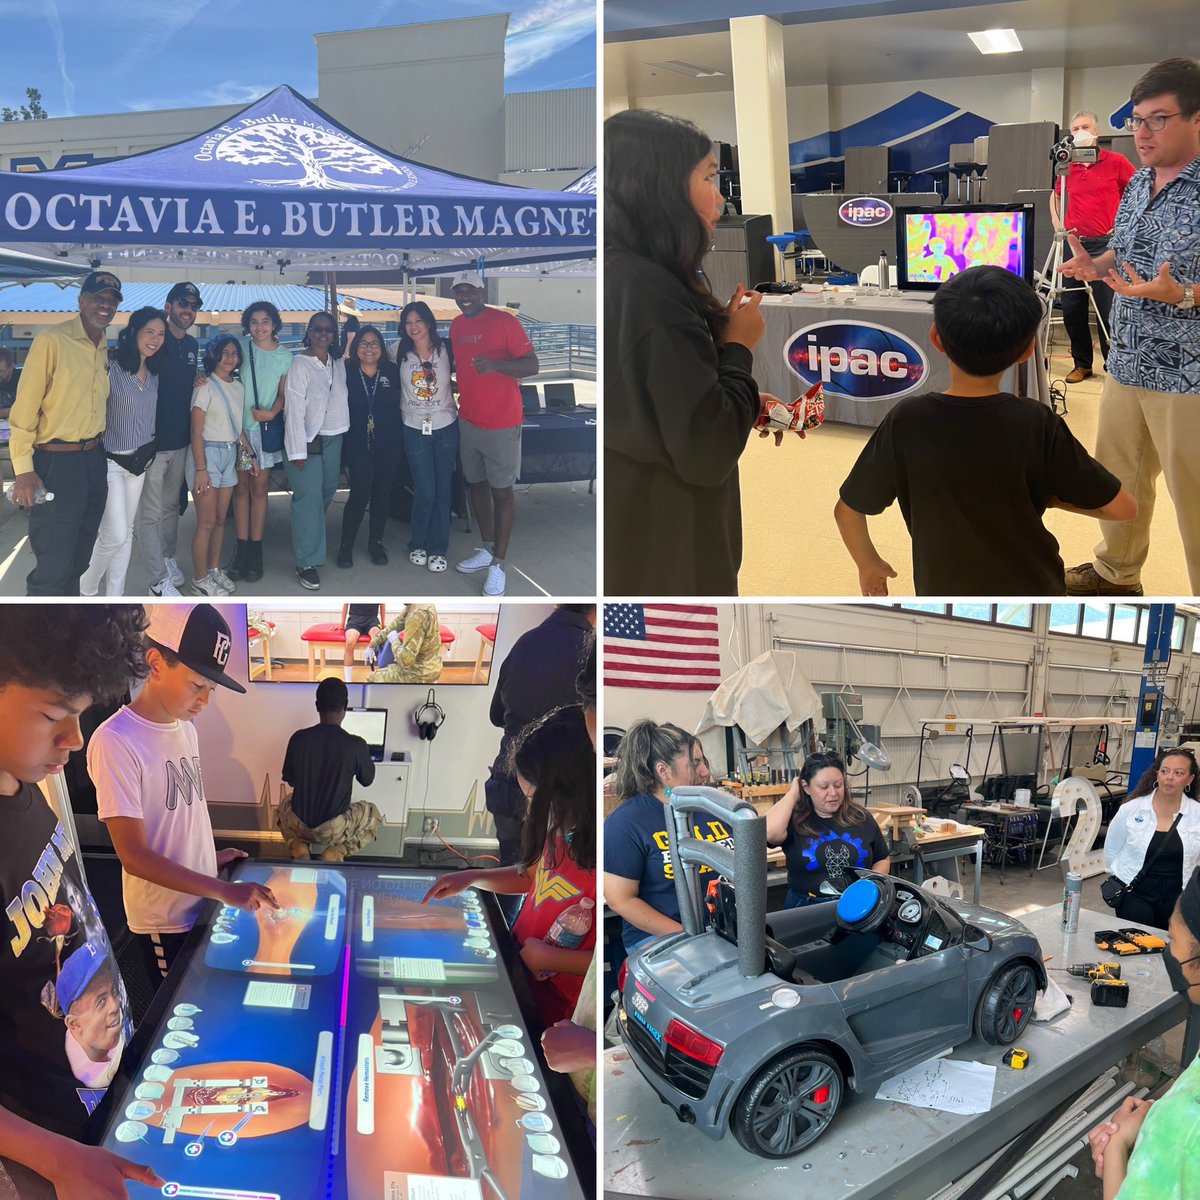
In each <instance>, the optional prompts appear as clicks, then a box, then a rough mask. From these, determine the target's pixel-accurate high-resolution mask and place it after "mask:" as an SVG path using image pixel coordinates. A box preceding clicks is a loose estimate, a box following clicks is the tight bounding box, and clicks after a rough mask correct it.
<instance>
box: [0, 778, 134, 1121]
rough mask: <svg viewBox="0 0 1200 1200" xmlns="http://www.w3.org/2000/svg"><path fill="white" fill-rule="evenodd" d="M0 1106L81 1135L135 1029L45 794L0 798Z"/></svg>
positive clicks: (70, 849) (31, 790)
mask: <svg viewBox="0 0 1200 1200" xmlns="http://www.w3.org/2000/svg"><path fill="white" fill-rule="evenodd" d="M0 828H3V830H4V842H3V849H2V850H0V902H2V903H3V905H4V942H3V946H2V947H0V1046H2V1047H3V1052H2V1053H0V1104H2V1105H3V1106H4V1107H5V1108H7V1109H9V1110H10V1111H12V1112H14V1113H16V1114H17V1116H20V1117H24V1118H25V1119H26V1120H28V1121H32V1122H33V1123H34V1124H36V1125H40V1126H42V1127H43V1128H45V1129H49V1130H52V1131H53V1132H55V1133H60V1134H65V1135H66V1136H68V1137H73V1138H78V1137H79V1136H80V1134H81V1132H82V1128H83V1124H84V1122H85V1120H86V1119H87V1116H88V1114H89V1113H90V1112H91V1111H92V1109H94V1108H95V1107H96V1105H97V1104H98V1103H99V1102H100V1100H101V1098H102V1097H103V1095H104V1091H105V1089H106V1088H107V1087H108V1084H109V1082H110V1081H111V1080H112V1077H113V1075H114V1074H115V1073H116V1070H117V1066H118V1064H119V1063H120V1060H121V1052H122V1051H123V1050H124V1048H125V1045H126V1043H127V1042H128V1040H129V1038H130V1036H131V1035H132V1033H133V1025H132V1022H131V1020H130V1017H129V1001H128V999H127V998H126V995H125V985H124V983H123V982H122V979H121V972H120V970H119V968H118V967H117V963H116V959H115V957H114V955H113V952H112V947H111V946H110V945H109V941H108V935H107V934H106V933H105V931H104V926H103V925H102V924H101V923H100V914H99V912H98V911H97V909H96V904H95V901H94V900H93V899H92V897H91V895H90V893H89V892H88V890H87V888H86V886H85V885H84V883H83V878H82V875H81V872H80V866H79V859H78V856H77V855H76V852H75V847H74V846H73V845H72V843H71V841H70V839H69V837H68V835H67V833H66V830H65V829H64V828H63V826H62V824H61V823H60V822H59V820H58V817H57V816H56V814H55V813H54V811H53V810H52V809H51V808H50V806H49V804H47V802H46V799H45V797H44V796H43V795H42V793H41V792H40V791H39V790H38V789H37V788H36V787H34V786H33V785H32V784H24V785H22V787H21V789H20V791H18V792H17V794H16V795H15V796H0Z"/></svg>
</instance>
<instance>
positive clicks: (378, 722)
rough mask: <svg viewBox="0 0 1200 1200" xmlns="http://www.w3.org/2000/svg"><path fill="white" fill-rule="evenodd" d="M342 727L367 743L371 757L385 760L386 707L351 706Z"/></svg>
mask: <svg viewBox="0 0 1200 1200" xmlns="http://www.w3.org/2000/svg"><path fill="white" fill-rule="evenodd" d="M342 728H343V729H344V730H345V731H346V732H347V733H352V734H354V736H355V737H360V738H362V740H363V741H364V742H366V743H367V746H368V748H369V749H370V751H371V757H372V758H373V759H374V760H375V761H376V762H383V744H384V742H385V741H386V740H387V709H386V708H349V709H347V710H346V719H345V720H344V721H343V722H342Z"/></svg>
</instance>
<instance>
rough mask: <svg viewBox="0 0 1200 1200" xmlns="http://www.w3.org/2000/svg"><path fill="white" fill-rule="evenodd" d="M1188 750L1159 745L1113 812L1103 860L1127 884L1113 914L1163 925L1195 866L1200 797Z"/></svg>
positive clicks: (1133, 921)
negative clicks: (1139, 776)
mask: <svg viewBox="0 0 1200 1200" xmlns="http://www.w3.org/2000/svg"><path fill="white" fill-rule="evenodd" d="M1197 775H1200V770H1198V768H1197V763H1196V758H1195V755H1193V754H1192V752H1191V751H1190V750H1160V751H1159V752H1158V753H1157V754H1156V755H1155V756H1154V761H1153V762H1151V764H1150V766H1149V767H1148V768H1147V769H1146V771H1145V772H1144V773H1143V774H1142V777H1141V779H1139V780H1138V782H1137V785H1136V786H1135V787H1134V789H1133V791H1131V792H1130V793H1129V795H1128V796H1127V797H1126V799H1125V801H1124V803H1122V805H1121V806H1120V808H1118V809H1117V811H1116V812H1115V813H1114V814H1113V818H1112V820H1111V821H1109V823H1108V830H1107V832H1106V833H1105V835H1104V865H1105V866H1106V867H1107V868H1108V870H1109V872H1110V874H1112V875H1114V876H1116V878H1117V879H1119V880H1121V882H1122V883H1124V884H1126V885H1127V887H1126V891H1125V894H1124V896H1123V897H1122V899H1121V902H1120V903H1119V904H1118V905H1117V916H1118V917H1119V918H1120V919H1121V920H1122V921H1128V922H1129V923H1130V924H1133V925H1152V926H1153V927H1154V928H1155V929H1166V927H1167V922H1168V921H1169V920H1170V917H1171V910H1172V909H1173V908H1174V907H1175V901H1176V900H1178V899H1179V894H1180V892H1182V891H1183V884H1184V881H1185V880H1187V879H1190V878H1191V877H1192V872H1193V871H1194V870H1195V869H1196V867H1197V865H1200V802H1197V800H1196V788H1197Z"/></svg>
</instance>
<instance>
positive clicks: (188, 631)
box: [146, 604, 246, 692]
mask: <svg viewBox="0 0 1200 1200" xmlns="http://www.w3.org/2000/svg"><path fill="white" fill-rule="evenodd" d="M146 640H147V641H148V642H149V643H150V645H152V646H157V647H158V648H159V649H160V650H169V651H170V652H171V653H172V654H174V655H175V657H176V658H177V659H179V661H180V662H181V663H183V665H184V666H185V667H187V668H188V669H189V670H192V671H195V672H196V674H197V675H203V676H204V678H205V679H211V680H212V681H213V683H219V684H220V685H221V686H222V687H227V688H231V689H232V690H233V691H235V692H245V690H246V689H245V688H244V687H243V686H242V685H241V684H240V683H238V681H237V680H236V679H234V678H233V677H232V676H230V675H226V674H225V667H226V664H228V662H229V652H230V650H232V649H233V635H232V634H231V633H230V632H229V623H228V622H227V621H226V620H225V618H224V617H223V616H221V614H220V613H219V612H217V610H216V609H215V608H213V606H212V605H211V604H156V605H155V606H154V610H153V612H152V613H151V614H150V625H149V627H148V628H147V630H146Z"/></svg>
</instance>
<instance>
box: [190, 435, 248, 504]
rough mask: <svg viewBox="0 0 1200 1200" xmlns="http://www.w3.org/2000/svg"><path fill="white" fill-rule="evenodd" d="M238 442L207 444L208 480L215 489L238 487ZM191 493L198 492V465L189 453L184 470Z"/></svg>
mask: <svg viewBox="0 0 1200 1200" xmlns="http://www.w3.org/2000/svg"><path fill="white" fill-rule="evenodd" d="M237 447H238V444H237V442H205V443H204V465H205V466H206V467H207V468H208V480H209V482H210V483H211V484H212V485H213V487H215V488H231V487H236V486H237ZM184 474H185V475H186V476H187V485H188V490H189V491H190V492H193V493H194V492H195V490H196V463H195V460H194V459H193V458H192V455H191V452H190V451H189V452H188V456H187V466H186V468H185V470H184Z"/></svg>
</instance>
